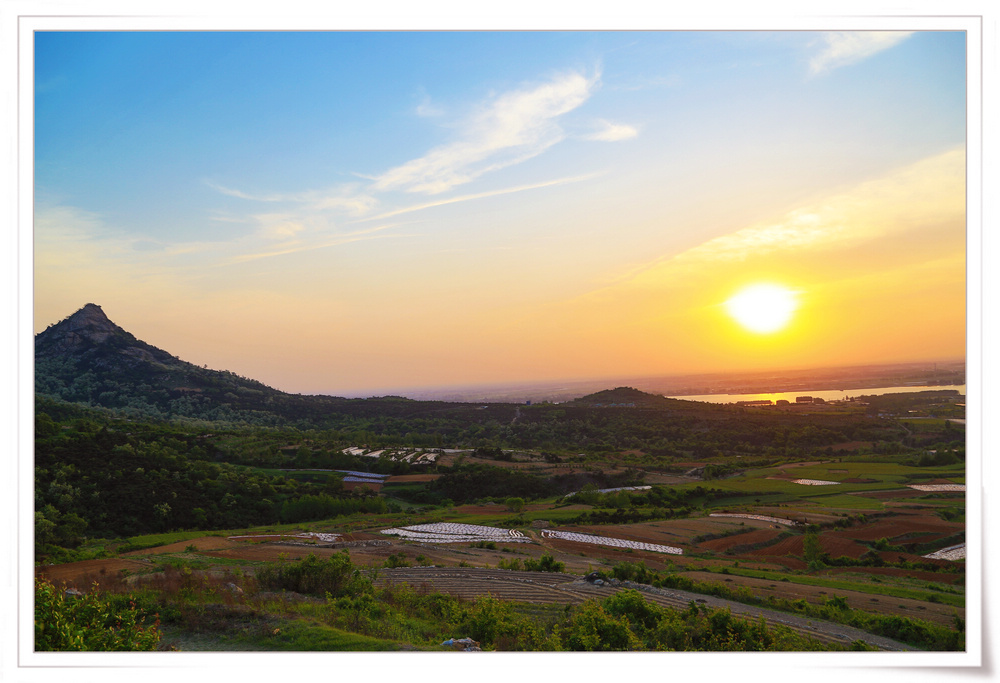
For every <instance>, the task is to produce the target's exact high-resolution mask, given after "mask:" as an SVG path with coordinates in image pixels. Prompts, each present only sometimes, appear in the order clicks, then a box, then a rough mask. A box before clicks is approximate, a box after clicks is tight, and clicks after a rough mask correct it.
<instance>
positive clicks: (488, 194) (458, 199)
mask: <svg viewBox="0 0 1000 683" xmlns="http://www.w3.org/2000/svg"><path fill="white" fill-rule="evenodd" d="M598 175H599V174H597V173H588V174H586V175H580V176H572V177H568V178H559V179H557V180H549V181H546V182H543V183H534V184H532V185H518V186H517V187H506V188H503V189H501V190H492V191H489V192H479V193H476V194H465V195H461V196H459V197H450V198H448V199H441V200H438V201H433V202H426V203H424V204H415V205H413V206H406V207H403V208H401V209H394V210H392V211H387V212H385V213H381V214H379V215H377V216H372V217H371V218H369V219H366V220H383V219H386V218H391V217H393V216H399V215H400V214H404V213H412V212H414V211H422V210H424V209H431V208H434V207H435V206H445V205H446V204H458V203H459V202H467V201H471V200H474V199H486V198H488V197H496V196H499V195H505V194H513V193H515V192H524V191H526V190H539V189H541V188H543V187H553V186H555V185H566V184H569V183H578V182H581V181H584V180H591V179H593V178H596V177H598Z"/></svg>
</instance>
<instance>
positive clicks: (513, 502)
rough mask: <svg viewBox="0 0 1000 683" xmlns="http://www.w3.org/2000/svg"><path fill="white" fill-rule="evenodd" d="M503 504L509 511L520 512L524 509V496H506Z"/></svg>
mask: <svg viewBox="0 0 1000 683" xmlns="http://www.w3.org/2000/svg"><path fill="white" fill-rule="evenodd" d="M504 505H506V506H507V509H508V510H510V511H511V512H520V511H521V510H523V509H524V498H508V499H507V500H505V501H504Z"/></svg>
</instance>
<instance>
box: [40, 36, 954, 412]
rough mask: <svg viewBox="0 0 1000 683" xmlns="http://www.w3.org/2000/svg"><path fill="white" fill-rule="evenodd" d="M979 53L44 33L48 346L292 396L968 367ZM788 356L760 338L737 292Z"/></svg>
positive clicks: (906, 43)
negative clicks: (127, 337)
mask: <svg viewBox="0 0 1000 683" xmlns="http://www.w3.org/2000/svg"><path fill="white" fill-rule="evenodd" d="M965 49H966V37H965V34H964V33H963V32H961V31H952V32H945V31H933V32H928V31H917V32H885V31H857V32H842V31H774V32H764V31H725V32H715V31H696V32H683V31H681V32H670V31H653V32H642V31H626V32H546V31H541V32H505V33H499V32H435V33H427V32H399V33H391V32H289V33H284V32H272V33H260V32H238V33H237V32H233V33H219V32H201V33H188V32H157V31H153V32H120V33H108V32H40V33H36V35H35V52H34V55H35V57H34V58H35V82H34V87H35V112H34V113H35V132H34V136H35V137H34V142H35V219H34V220H35V223H34V240H35V261H34V267H35V274H34V300H35V332H38V331H41V330H44V329H45V328H46V327H47V326H48V325H50V324H52V323H55V322H57V321H59V320H61V319H62V318H64V317H66V316H68V315H70V314H71V313H73V312H74V311H76V310H77V309H79V308H80V307H82V306H83V305H84V304H86V303H96V304H99V305H100V306H101V307H102V308H103V309H104V312H105V313H106V314H107V315H108V316H109V317H110V318H111V319H112V320H113V321H114V322H115V323H117V324H119V325H121V326H122V327H124V328H125V329H127V330H128V331H130V332H132V333H133V334H135V335H136V336H137V337H139V338H140V339H142V340H144V341H146V342H149V343H151V344H153V345H155V346H158V347H160V348H162V349H165V350H167V351H169V352H170V353H172V354H175V355H177V356H179V357H180V358H181V359H183V360H186V361H190V362H192V363H196V364H198V365H207V366H208V367H210V368H214V369H225V370H231V371H233V372H237V373H239V374H241V375H244V376H249V377H252V378H254V379H258V380H260V381H262V382H265V383H266V384H269V385H271V386H273V387H275V388H278V389H282V390H285V391H290V392H298V393H332V394H339V395H373V394H378V393H385V392H388V391H399V390H403V389H405V388H409V387H412V388H416V387H429V386H444V385H468V384H476V383H496V382H522V381H523V382H529V381H536V380H556V379H590V378H601V377H616V376H619V377H627V376H647V375H648V376H651V375H668V374H688V373H703V372H724V371H738V370H760V369H781V368H789V369H791V368H795V369H800V368H809V367H825V366H832V365H849V364H867V363H882V362H906V361H922V360H928V361H935V360H953V359H961V358H963V357H964V354H965V343H966V317H965V316H966V312H965V292H966V283H965V275H966V254H965V249H966V225H965V221H966V206H965V188H966V176H965V164H966V150H965V142H966V132H967V130H966V61H965ZM760 283H768V284H772V285H778V286H779V287H780V288H782V291H784V292H786V293H787V294H788V296H789V297H790V298H791V300H792V301H793V302H794V310H793V311H791V313H790V318H789V320H788V323H787V325H785V326H783V327H781V328H780V329H778V330H776V331H768V332H758V331H754V330H752V329H748V328H747V327H744V326H743V325H741V324H740V323H739V322H738V321H737V320H735V319H734V318H733V317H732V316H731V315H730V314H729V310H730V308H729V307H727V305H726V302H727V301H729V300H730V299H731V298H732V297H733V296H734V295H735V294H736V293H737V292H739V291H740V290H741V289H742V288H744V287H746V286H749V285H754V284H760Z"/></svg>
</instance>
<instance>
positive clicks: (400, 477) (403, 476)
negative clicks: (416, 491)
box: [385, 474, 441, 484]
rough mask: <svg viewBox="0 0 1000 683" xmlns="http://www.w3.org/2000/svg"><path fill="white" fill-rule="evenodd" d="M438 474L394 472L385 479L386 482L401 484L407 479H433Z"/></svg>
mask: <svg viewBox="0 0 1000 683" xmlns="http://www.w3.org/2000/svg"><path fill="white" fill-rule="evenodd" d="M440 477H441V475H440V474H396V475H393V476H391V477H389V478H388V479H386V480H385V482H386V483H387V484H402V483H404V482H408V481H434V480H435V479H438V478H440Z"/></svg>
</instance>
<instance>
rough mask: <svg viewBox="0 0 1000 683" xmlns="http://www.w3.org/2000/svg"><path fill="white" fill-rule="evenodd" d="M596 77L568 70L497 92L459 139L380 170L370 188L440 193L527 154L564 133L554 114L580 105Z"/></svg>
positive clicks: (530, 154)
mask: <svg viewBox="0 0 1000 683" xmlns="http://www.w3.org/2000/svg"><path fill="white" fill-rule="evenodd" d="M598 78H599V77H598V76H596V75H595V76H594V77H591V78H587V77H585V76H584V75H583V74H580V73H577V72H570V73H567V74H564V75H561V76H559V77H557V78H554V79H552V80H551V81H549V82H547V83H543V84H542V85H539V86H536V87H534V88H530V89H524V90H516V91H512V92H508V93H505V94H503V95H500V96H499V97H497V98H495V99H494V100H493V101H492V102H490V103H489V104H488V105H486V106H485V107H484V108H483V109H482V110H480V111H479V112H478V113H477V114H476V115H475V116H473V117H472V118H471V119H470V120H469V121H468V122H467V123H466V125H465V126H464V127H463V128H464V132H463V134H462V136H461V138H460V139H458V140H456V141H454V142H451V143H448V144H445V145H442V146H440V147H436V148H434V149H432V150H431V151H430V152H428V153H427V154H425V155H424V156H422V157H419V158H417V159H413V160H411V161H408V162H406V163H405V164H402V165H401V166H397V167H395V168H392V169H390V170H388V171H386V172H385V173H383V174H381V175H380V176H378V177H376V178H375V179H374V180H375V183H374V188H375V189H377V190H395V189H398V190H404V191H406V192H418V193H423V194H440V193H442V192H446V191H448V190H450V189H452V188H453V187H455V186H457V185H462V184H464V183H468V182H470V181H472V180H474V179H476V178H478V177H479V176H481V175H483V174H484V173H488V172H490V171H495V170H498V169H501V168H505V167H507V166H512V165H514V164H518V163H521V162H523V161H526V160H528V159H531V158H532V157H535V156H537V155H539V154H541V153H542V152H543V151H545V150H546V149H548V148H549V147H551V146H552V145H555V144H556V143H558V142H560V141H561V140H563V139H564V138H565V132H564V131H563V129H562V127H561V126H560V125H559V123H558V119H559V117H560V116H562V115H564V114H566V113H568V112H570V111H573V110H574V109H576V108H577V107H579V106H580V105H581V104H583V103H584V102H585V101H586V100H587V99H588V98H589V97H590V96H591V94H592V93H593V91H594V89H595V87H596V86H597V82H598Z"/></svg>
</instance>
